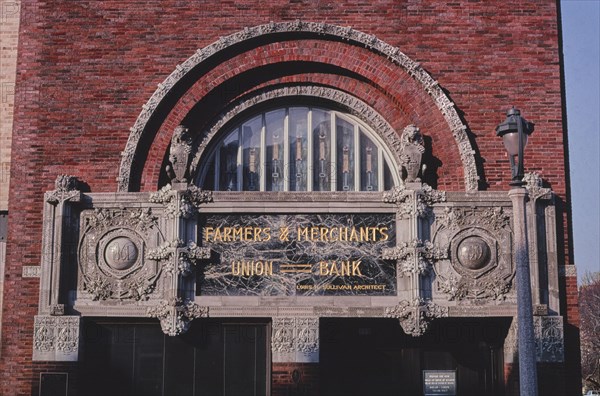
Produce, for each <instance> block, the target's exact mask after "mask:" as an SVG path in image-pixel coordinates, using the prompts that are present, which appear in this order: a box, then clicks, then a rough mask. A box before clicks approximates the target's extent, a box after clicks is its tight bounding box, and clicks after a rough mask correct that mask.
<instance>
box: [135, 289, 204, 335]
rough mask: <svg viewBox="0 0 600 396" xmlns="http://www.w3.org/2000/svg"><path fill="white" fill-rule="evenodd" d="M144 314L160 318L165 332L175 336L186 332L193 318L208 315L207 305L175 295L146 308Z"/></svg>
mask: <svg viewBox="0 0 600 396" xmlns="http://www.w3.org/2000/svg"><path fill="white" fill-rule="evenodd" d="M146 314H147V316H148V317H150V318H157V319H158V320H160V326H161V328H162V331H163V332H164V333H165V334H167V335H170V336H176V335H179V334H182V333H184V332H186V331H187V329H188V327H189V325H190V322H191V321H192V320H193V319H196V318H206V317H208V307H202V306H199V305H198V304H196V303H195V302H193V301H190V300H185V301H184V300H183V299H181V298H179V297H177V298H170V299H169V300H161V302H160V303H159V304H158V305H156V306H154V307H150V308H148V310H147V312H146Z"/></svg>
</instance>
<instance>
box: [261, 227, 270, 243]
mask: <svg viewBox="0 0 600 396" xmlns="http://www.w3.org/2000/svg"><path fill="white" fill-rule="evenodd" d="M263 234H265V236H264V239H263V240H264V241H265V242H269V241H270V240H271V227H266V228H265V229H263Z"/></svg>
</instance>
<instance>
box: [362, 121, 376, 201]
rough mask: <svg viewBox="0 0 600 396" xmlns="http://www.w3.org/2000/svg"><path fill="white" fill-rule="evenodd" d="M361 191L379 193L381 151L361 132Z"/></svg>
mask: <svg viewBox="0 0 600 396" xmlns="http://www.w3.org/2000/svg"><path fill="white" fill-rule="evenodd" d="M360 169H361V174H360V181H361V185H360V190H361V191H379V149H378V148H377V146H376V145H375V144H373V142H372V141H371V139H369V138H368V137H367V136H366V135H365V133H364V131H362V130H361V131H360Z"/></svg>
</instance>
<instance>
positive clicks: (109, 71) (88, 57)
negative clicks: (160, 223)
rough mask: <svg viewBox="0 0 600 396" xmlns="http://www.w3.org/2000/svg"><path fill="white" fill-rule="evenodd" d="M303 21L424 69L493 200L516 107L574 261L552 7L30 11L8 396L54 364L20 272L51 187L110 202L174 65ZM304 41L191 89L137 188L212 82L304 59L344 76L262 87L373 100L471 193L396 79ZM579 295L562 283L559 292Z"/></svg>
mask: <svg viewBox="0 0 600 396" xmlns="http://www.w3.org/2000/svg"><path fill="white" fill-rule="evenodd" d="M298 18H300V19H302V20H304V21H314V22H327V23H330V24H335V25H341V26H351V27H353V28H354V29H357V30H359V31H363V32H366V33H369V34H373V35H376V36H377V37H378V38H380V39H381V40H383V41H385V42H387V43H389V44H391V45H394V46H397V47H399V48H400V50H401V51H402V52H404V53H405V54H406V55H408V56H409V57H410V58H411V59H413V60H415V61H418V62H420V63H421V65H422V66H423V67H424V68H425V70H427V71H428V72H429V73H431V75H432V76H433V78H434V79H436V80H437V81H438V82H439V83H440V85H441V86H442V87H443V88H444V89H445V90H446V91H447V92H448V94H449V96H450V98H451V100H452V101H453V102H454V103H456V105H457V108H458V110H459V113H460V114H461V116H462V117H463V119H464V121H465V123H466V124H467V125H468V127H469V133H470V137H471V139H472V142H473V143H474V148H475V149H476V150H477V153H478V154H477V155H478V157H479V158H480V159H481V161H480V162H481V165H482V169H483V173H482V175H481V176H482V177H483V180H482V187H483V188H487V189H491V190H504V189H506V188H507V183H508V179H509V176H508V173H509V172H508V170H507V168H508V165H507V158H506V156H505V154H504V149H503V147H502V143H501V141H500V139H499V138H497V137H496V136H495V133H494V128H495V126H496V125H497V124H498V123H499V122H501V121H502V120H503V119H504V111H505V110H506V109H507V108H508V107H510V106H511V105H515V106H517V107H519V108H520V109H521V110H522V112H523V115H524V116H525V117H526V118H527V119H528V120H530V121H533V122H535V123H536V132H535V133H534V134H533V136H532V138H531V140H530V146H529V149H528V152H527V156H528V157H527V162H526V166H527V169H528V170H530V171H539V172H540V174H541V175H542V176H543V177H544V179H545V180H546V181H547V182H548V184H549V186H550V187H552V189H553V190H554V191H555V192H556V193H557V195H558V198H559V200H560V201H561V202H562V203H563V204H564V205H565V211H564V217H563V227H564V234H565V243H564V250H563V251H564V255H563V256H562V257H561V262H564V263H565V264H570V263H571V260H570V256H569V249H570V241H569V239H568V230H569V224H568V221H567V219H568V217H567V215H568V212H569V206H568V205H569V197H568V195H567V194H568V190H567V186H568V184H567V183H568V175H567V172H566V165H565V153H564V148H563V147H564V146H563V144H564V139H565V135H564V133H563V129H564V126H563V118H562V103H561V80H560V66H559V61H560V58H559V44H558V24H557V9H556V2H555V1H550V0H538V1H527V2H524V1H521V0H503V1H485V2H473V1H466V0H464V1H463V0H456V1H452V2H448V1H417V0H408V1H386V0H382V1H378V2H375V3H374V2H361V3H356V2H338V1H331V0H320V1H290V2H288V1H281V0H273V1H271V2H250V1H244V0H240V1H228V2H199V1H195V0H194V1H179V0H160V1H159V0H144V1H102V2H100V1H95V0H88V1H85V0H80V1H52V2H42V1H34V0H23V2H22V10H21V19H22V20H21V26H20V34H21V37H20V44H19V54H18V56H19V65H18V75H17V83H18V87H17V91H16V96H15V102H16V103H15V112H14V115H15V119H14V124H15V126H14V133H13V158H14V159H13V167H12V170H11V172H12V175H11V193H10V198H9V199H10V206H9V213H10V218H9V224H10V233H9V240H8V247H7V263H6V275H5V296H4V297H5V298H4V301H5V304H4V307H3V310H4V313H3V331H2V350H1V351H0V372H2V375H1V376H0V394H6V395H13V394H30V393H31V392H32V391H33V390H32V389H34V385H32V383H34V382H36V381H37V378H38V377H39V371H40V370H47V369H49V367H52V365H49V364H39V363H32V362H31V351H32V337H33V335H32V330H33V316H34V315H35V314H36V313H37V302H38V287H39V282H38V280H37V279H22V278H21V267H22V266H23V265H39V263H40V250H41V247H40V240H41V220H42V219H41V211H42V199H43V192H44V191H46V190H49V189H52V188H53V181H54V179H55V177H56V175H57V174H60V173H68V174H72V175H75V176H78V177H79V178H80V179H81V180H83V181H84V182H86V183H87V184H88V185H89V187H90V189H91V190H92V191H94V192H102V191H109V192H113V191H115V190H116V188H117V186H116V181H115V178H116V177H117V174H118V169H119V165H120V160H121V157H120V153H121V151H122V150H123V149H124V148H125V143H126V141H127V138H128V133H129V128H130V127H132V126H133V124H134V122H135V120H136V118H137V116H138V114H139V113H140V110H141V106H142V105H143V104H144V103H146V102H147V100H148V99H149V98H150V96H151V95H152V93H153V92H154V91H155V89H156V86H157V84H158V83H160V82H162V81H163V80H164V79H165V78H166V76H168V75H169V74H170V73H171V72H172V71H173V70H174V68H175V65H177V64H178V63H181V62H183V61H184V60H185V59H187V58H188V57H190V56H191V55H192V54H193V53H194V52H195V51H196V50H197V49H198V48H201V47H204V46H206V45H208V44H210V43H212V42H214V41H215V40H217V39H218V38H219V37H220V36H225V35H228V34H231V33H234V32H236V31H239V30H241V29H243V28H244V27H246V26H255V25H260V24H264V23H268V22H269V21H275V22H279V21H291V20H295V19H298ZM295 44H296V42H288V43H285V44H269V45H264V46H260V47H259V48H258V49H256V50H255V51H254V50H253V51H252V52H250V53H246V54H240V55H238V56H234V57H233V58H231V59H230V60H228V61H227V62H225V63H223V64H221V65H218V66H217V67H215V69H214V70H213V71H211V72H210V73H209V74H207V75H206V76H204V77H203V80H201V81H198V82H196V84H194V85H193V86H192V87H191V89H190V91H189V92H188V93H187V96H186V97H185V98H183V99H181V100H180V102H179V103H177V105H176V106H175V107H174V111H173V112H171V114H167V115H165V117H166V122H165V124H164V125H163V127H162V128H161V129H160V132H159V133H158V134H157V136H156V138H155V141H154V143H155V144H154V145H152V147H150V148H149V155H148V158H147V161H146V162H145V164H144V166H143V169H142V170H141V188H142V189H144V190H153V189H155V188H156V185H157V183H158V178H159V170H160V165H161V163H162V160H163V158H164V153H165V148H166V147H167V144H168V141H169V138H170V133H171V131H172V128H173V127H174V126H175V125H176V124H177V123H178V122H179V121H180V120H182V119H184V118H185V116H186V111H188V110H189V108H190V104H189V103H187V104H186V100H187V99H193V101H196V100H201V99H202V98H203V97H204V96H205V95H206V94H207V93H208V92H209V90H210V88H211V87H214V86H215V85H211V84H224V85H223V86H226V83H227V82H228V81H231V78H232V77H233V76H235V75H237V74H239V73H244V72H249V71H252V70H254V71H256V70H261V69H260V68H261V67H264V66H265V65H269V64H274V63H280V64H281V65H282V68H285V63H282V62H287V61H297V60H303V61H308V62H313V63H316V64H324V63H330V64H334V65H337V70H339V71H337V72H336V71H332V70H329V69H324V68H316V69H315V70H313V71H311V73H297V74H294V75H285V73H283V74H282V75H280V76H277V77H275V78H271V77H270V76H262V77H261V78H257V80H256V84H258V85H260V86H269V85H273V84H277V83H280V82H290V81H316V82H319V83H321V84H325V85H329V86H332V87H335V88H339V89H343V90H347V91H349V92H351V93H352V94H354V95H356V96H357V97H359V98H361V99H363V100H365V101H366V102H368V103H369V104H370V105H372V106H373V107H374V108H376V109H377V110H378V111H379V112H380V113H381V114H383V115H384V116H385V117H386V118H387V119H388V121H389V122H390V124H392V125H393V126H394V128H396V129H400V128H402V127H403V126H404V125H405V124H406V123H408V122H417V123H418V124H419V125H420V126H421V127H422V130H423V133H424V134H425V135H427V136H431V137H432V139H433V150H434V155H435V156H436V157H438V159H439V160H440V161H441V163H442V164H441V166H440V168H439V170H438V175H439V180H438V183H439V184H438V187H439V188H443V189H446V190H464V185H463V175H462V169H463V168H462V164H461V163H460V159H459V156H458V152H457V149H456V147H455V145H454V140H453V138H452V136H450V132H449V130H448V127H447V125H446V124H445V122H444V121H443V119H442V118H441V116H440V114H439V113H438V112H436V111H434V110H435V108H434V107H433V106H432V102H431V100H430V99H429V98H428V97H427V96H426V95H425V94H424V93H423V92H422V91H419V90H418V89H417V88H418V85H417V84H416V83H415V82H414V81H413V80H411V79H410V78H409V77H408V76H407V75H406V73H405V72H403V71H402V69H401V68H400V67H397V66H392V65H391V64H390V63H389V62H387V60H386V59H385V58H384V57H381V56H374V55H373V53H372V52H370V51H368V50H367V49H364V48H359V47H356V46H351V45H350V44H349V43H344V42H326V41H321V40H319V41H315V40H303V41H302V43H298V44H302V47H301V48H298V47H297V46H296V45H295ZM350 72H351V73H350ZM249 89H251V88H249V87H242V86H239V87H235V88H234V89H233V90H232V91H231V92H229V94H228V95H230V96H231V97H237V96H239V95H241V94H243V93H244V92H247V91H248V90H249ZM224 99H225V97H224ZM192 103H193V102H192ZM573 287H576V286H573V285H571V284H569V285H567V286H566V288H564V289H562V290H563V293H565V292H569V291H571V292H572V291H573ZM563 297H566V296H565V294H563ZM569 298H571V296H569ZM569 301H570V302H568V304H569V307H574V305H573V304H575V302H574V301H573V300H569ZM574 309H575V308H570V309H568V310H567V322H568V323H569V324H570V325H572V326H574V328H575V329H576V326H577V321H578V319H577V315H576V310H574ZM575 346H576V343H575V344H573V345H571V347H573V348H575ZM57 367H58V368H59V369H60V367H61V366H60V365H58V366H57ZM275 368H276V367H274V379H273V381H274V382H273V389H274V390H276V389H284V387H283V385H281V387H280V384H283V383H284V382H277V385H276V384H275V380H276V379H277V381H279V374H277V372H278V371H276V370H275ZM278 370H279V369H278ZM282 370H283V369H282ZM283 371H285V370H283ZM285 375H286V374H282V376H283V377H285ZM281 381H284V380H283V379H281ZM278 392H279V391H278ZM282 392H284V391H282Z"/></svg>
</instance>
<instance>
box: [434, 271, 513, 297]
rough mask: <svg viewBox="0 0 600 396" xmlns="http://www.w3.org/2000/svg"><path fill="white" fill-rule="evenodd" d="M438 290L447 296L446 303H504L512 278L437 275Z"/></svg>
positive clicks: (495, 275) (494, 275) (493, 275)
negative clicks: (474, 300) (482, 301)
mask: <svg viewBox="0 0 600 396" xmlns="http://www.w3.org/2000/svg"><path fill="white" fill-rule="evenodd" d="M437 282H438V287H439V290H440V291H441V292H442V293H444V294H446V295H447V298H448V301H454V300H464V299H467V298H470V299H479V300H484V299H491V300H495V301H497V302H501V301H504V299H505V298H506V294H508V293H509V292H510V290H511V285H512V278H505V277H503V276H500V275H497V274H492V275H491V276H488V277H485V278H481V279H474V278H471V277H469V276H456V275H454V274H449V275H447V274H444V275H438V279H437Z"/></svg>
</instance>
